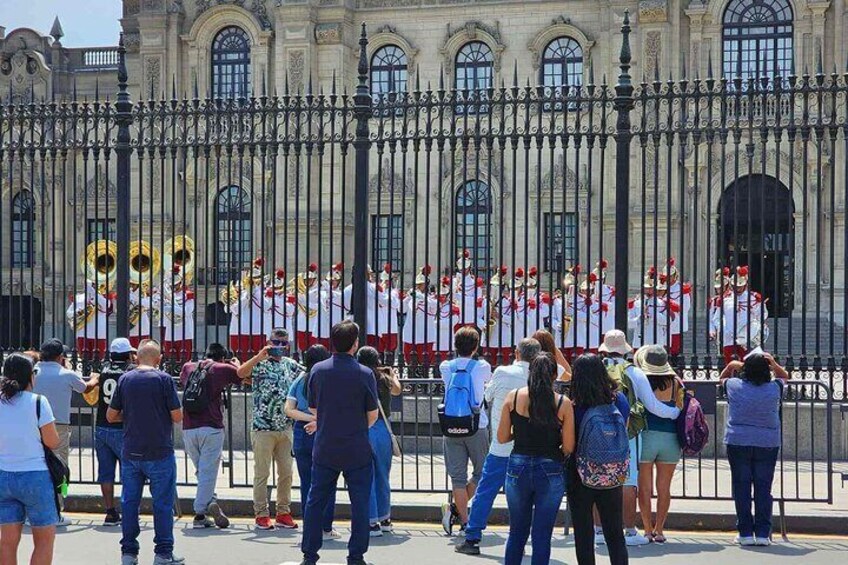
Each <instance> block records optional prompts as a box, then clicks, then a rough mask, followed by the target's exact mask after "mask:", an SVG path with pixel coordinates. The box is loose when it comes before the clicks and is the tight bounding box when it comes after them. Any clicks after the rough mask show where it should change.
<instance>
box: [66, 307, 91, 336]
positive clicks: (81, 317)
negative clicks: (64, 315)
mask: <svg viewBox="0 0 848 565" xmlns="http://www.w3.org/2000/svg"><path fill="white" fill-rule="evenodd" d="M96 311H97V306H95V305H94V304H90V303H86V305H85V308H83V309H82V310H76V311H75V312H74V313H73V314H72V315H71V316H68V321H69V322H70V323H71V325H72V326H73V327H74V331H77V332H80V331H82V330H83V329H84V328H85V326H86V324H87V323H88V322H89V320H90V319H91V317H92V316H94V313H95V312H96Z"/></svg>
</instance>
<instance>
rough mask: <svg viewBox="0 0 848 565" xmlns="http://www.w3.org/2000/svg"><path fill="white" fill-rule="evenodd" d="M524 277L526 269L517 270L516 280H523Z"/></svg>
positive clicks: (519, 268)
mask: <svg viewBox="0 0 848 565" xmlns="http://www.w3.org/2000/svg"><path fill="white" fill-rule="evenodd" d="M523 277H524V269H522V268H521V267H518V268H517V269H515V278H517V279H520V278H523Z"/></svg>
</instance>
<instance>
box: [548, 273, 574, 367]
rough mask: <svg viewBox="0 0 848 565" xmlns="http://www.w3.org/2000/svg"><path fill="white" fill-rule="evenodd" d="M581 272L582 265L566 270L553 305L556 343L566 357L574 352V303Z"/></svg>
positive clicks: (552, 328)
mask: <svg viewBox="0 0 848 565" xmlns="http://www.w3.org/2000/svg"><path fill="white" fill-rule="evenodd" d="M579 273H580V265H577V266H575V267H574V268H572V269H569V270H567V271H566V274H565V276H564V277H563V279H562V289H561V290H557V291H556V293H555V294H554V301H553V305H552V307H551V330H552V333H553V334H554V343H555V344H556V346H557V347H559V348H560V349H561V350H562V352H563V355H565V357H566V358H569V357H570V356H573V352H574V330H573V329H572V322H573V321H574V314H575V312H574V305H575V298H576V296H575V295H576V293H577V287H576V286H575V285H576V283H577V278H576V277H577V275H578V274H579Z"/></svg>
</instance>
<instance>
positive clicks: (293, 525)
mask: <svg viewBox="0 0 848 565" xmlns="http://www.w3.org/2000/svg"><path fill="white" fill-rule="evenodd" d="M276 523H277V525H278V526H279V527H281V528H285V529H287V530H295V529H297V522H295V521H294V520H293V519H292V515H291V514H277V520H276Z"/></svg>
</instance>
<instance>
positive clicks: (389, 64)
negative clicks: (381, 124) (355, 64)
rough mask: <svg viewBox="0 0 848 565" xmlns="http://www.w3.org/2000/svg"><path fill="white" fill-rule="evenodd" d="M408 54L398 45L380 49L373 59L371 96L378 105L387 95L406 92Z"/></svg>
mask: <svg viewBox="0 0 848 565" xmlns="http://www.w3.org/2000/svg"><path fill="white" fill-rule="evenodd" d="M408 64H409V63H408V62H407V59H406V53H404V52H403V49H401V48H400V47H398V46H396V45H386V46H384V47H380V48H379V49H378V50H377V52H376V53H374V56H373V57H371V96H372V98H373V100H374V103H375V104H377V103H379V102H380V100H381V99H382V98H383V96H385V95H386V94H389V93H390V92H391V93H395V94H403V93H404V92H406V79H407V71H408Z"/></svg>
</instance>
